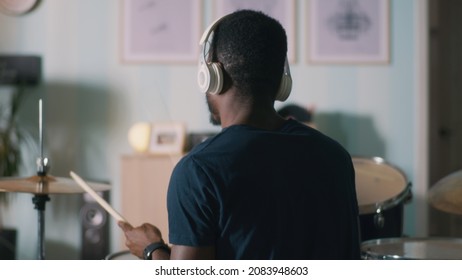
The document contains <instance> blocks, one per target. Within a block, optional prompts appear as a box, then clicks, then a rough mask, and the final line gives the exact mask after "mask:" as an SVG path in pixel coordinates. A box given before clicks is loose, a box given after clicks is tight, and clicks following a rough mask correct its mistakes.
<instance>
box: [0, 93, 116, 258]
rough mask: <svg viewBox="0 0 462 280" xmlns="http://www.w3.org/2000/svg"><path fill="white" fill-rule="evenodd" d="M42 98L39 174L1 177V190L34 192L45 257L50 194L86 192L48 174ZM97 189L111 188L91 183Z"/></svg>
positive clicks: (40, 251) (41, 255) (40, 255)
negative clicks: (47, 209) (22, 176)
mask: <svg viewBox="0 0 462 280" xmlns="http://www.w3.org/2000/svg"><path fill="white" fill-rule="evenodd" d="M42 115H43V113H42V100H41V99H40V100H39V135H40V140H39V141H40V157H39V158H38V159H37V162H36V163H37V175H36V176H31V177H27V178H1V179H0V191H4V192H21V193H32V194H34V197H33V198H32V202H33V204H34V206H35V207H34V209H36V210H37V214H38V215H37V221H38V228H37V229H38V231H37V233H38V259H39V260H43V259H45V248H44V235H45V227H44V225H45V215H44V214H45V213H44V211H45V205H46V202H47V201H50V197H49V196H48V195H49V194H73V193H83V192H85V191H84V190H83V189H82V188H81V187H80V186H79V185H78V184H76V183H75V182H74V181H73V180H71V179H67V178H56V177H53V176H50V175H48V171H49V169H50V165H49V160H48V158H45V157H43V119H42ZM91 186H92V189H93V190H95V191H105V190H109V189H110V186H109V185H106V184H99V183H98V184H97V183H91Z"/></svg>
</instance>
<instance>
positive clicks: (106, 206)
mask: <svg viewBox="0 0 462 280" xmlns="http://www.w3.org/2000/svg"><path fill="white" fill-rule="evenodd" d="M70 174H71V177H72V178H73V179H74V180H75V181H76V182H77V184H79V186H80V187H82V189H84V190H85V191H86V192H87V193H88V194H89V195H91V197H93V199H94V200H96V202H98V204H99V205H101V207H103V208H104V209H105V210H106V211H107V212H108V213H109V214H111V216H112V217H113V218H114V219H116V220H117V221H123V222H126V223H128V222H127V220H126V219H125V218H124V217H122V215H120V214H119V213H118V212H117V211H116V210H114V208H112V207H111V205H109V204H108V203H107V202H106V201H105V200H104V199H103V198H102V197H101V196H99V195H98V194H97V193H96V192H95V191H94V190H93V189H92V188H91V187H90V186H89V185H88V184H87V183H85V181H84V180H83V179H82V178H80V177H79V176H78V175H77V174H75V173H74V172H72V171H71V172H70Z"/></svg>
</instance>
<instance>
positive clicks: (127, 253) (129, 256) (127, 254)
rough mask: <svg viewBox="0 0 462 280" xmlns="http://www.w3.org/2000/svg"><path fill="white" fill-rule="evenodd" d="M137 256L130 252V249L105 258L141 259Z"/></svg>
mask: <svg viewBox="0 0 462 280" xmlns="http://www.w3.org/2000/svg"><path fill="white" fill-rule="evenodd" d="M139 259H140V258H138V257H137V256H135V255H133V254H132V253H130V251H128V250H125V251H120V252H116V253H112V254H109V255H107V256H106V258H105V260H139Z"/></svg>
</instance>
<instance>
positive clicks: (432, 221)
mask: <svg viewBox="0 0 462 280" xmlns="http://www.w3.org/2000/svg"><path fill="white" fill-rule="evenodd" d="M429 5H430V6H429V13H430V14H429V18H430V30H429V31H430V34H429V40H430V42H429V44H430V46H429V55H430V59H429V64H430V67H429V71H430V73H429V76H430V81H429V88H430V97H429V104H430V105H429V106H430V108H429V114H430V116H429V120H430V123H429V133H430V135H429V137H430V139H429V143H430V145H429V147H430V148H429V149H430V151H429V153H430V154H429V167H430V168H429V170H430V171H429V173H430V174H429V182H430V188H431V187H432V186H434V184H435V183H436V182H437V181H438V180H440V179H442V178H444V177H445V176H447V175H449V174H450V173H452V172H455V171H457V170H460V169H462V28H461V27H462V1H460V0H443V1H441V0H429ZM459 187H460V188H462V186H459ZM430 192H431V189H430ZM460 207H461V208H462V205H461V206H460ZM428 225H429V231H428V232H429V235H430V236H448V237H462V215H458V214H453V213H445V212H442V211H440V210H437V209H435V208H433V207H430V210H429V223H428Z"/></svg>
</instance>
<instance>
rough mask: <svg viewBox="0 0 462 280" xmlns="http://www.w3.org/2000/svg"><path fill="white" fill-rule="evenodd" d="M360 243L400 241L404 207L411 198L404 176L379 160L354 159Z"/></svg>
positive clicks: (393, 167) (376, 158) (409, 187)
mask: <svg viewBox="0 0 462 280" xmlns="http://www.w3.org/2000/svg"><path fill="white" fill-rule="evenodd" d="M352 160H353V165H354V168H355V177H356V195H357V198H358V206H359V214H360V215H359V219H360V221H359V222H360V227H361V240H362V241H365V240H370V239H377V238H386V237H401V236H402V234H403V216H404V207H403V204H404V203H405V202H408V201H409V200H410V198H411V184H410V183H409V182H408V181H407V178H406V176H405V175H404V173H403V172H402V171H401V170H399V169H398V168H397V167H395V166H393V165H391V164H389V163H387V162H385V160H383V159H382V158H379V157H374V158H361V157H353V159H352Z"/></svg>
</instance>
